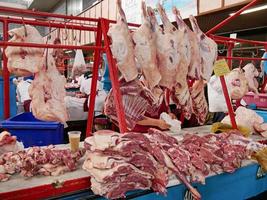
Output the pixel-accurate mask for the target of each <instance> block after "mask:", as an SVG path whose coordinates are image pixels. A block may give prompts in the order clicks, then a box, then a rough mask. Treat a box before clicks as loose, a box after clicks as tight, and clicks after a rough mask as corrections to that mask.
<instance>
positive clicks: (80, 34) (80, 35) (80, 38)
mask: <svg viewBox="0 0 267 200" xmlns="http://www.w3.org/2000/svg"><path fill="white" fill-rule="evenodd" d="M81 40H82V30H80V33H79V40H78V42H79V43H80V44H81Z"/></svg>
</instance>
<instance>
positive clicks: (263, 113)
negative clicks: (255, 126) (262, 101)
mask: <svg viewBox="0 0 267 200" xmlns="http://www.w3.org/2000/svg"><path fill="white" fill-rule="evenodd" d="M254 111H255V112H256V113H257V114H258V115H260V116H261V117H262V118H263V119H264V122H265V123H267V111H264V110H254Z"/></svg>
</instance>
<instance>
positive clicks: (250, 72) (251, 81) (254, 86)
mask: <svg viewBox="0 0 267 200" xmlns="http://www.w3.org/2000/svg"><path fill="white" fill-rule="evenodd" d="M243 70H244V71H245V77H246V79H247V81H248V87H249V90H250V91H252V92H255V93H256V94H259V92H258V86H259V83H258V81H257V79H256V77H258V76H259V72H258V70H257V68H256V67H255V66H254V65H253V64H252V63H248V64H246V65H245V66H244V67H243Z"/></svg>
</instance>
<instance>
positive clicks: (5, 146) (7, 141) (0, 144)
mask: <svg viewBox="0 0 267 200" xmlns="http://www.w3.org/2000/svg"><path fill="white" fill-rule="evenodd" d="M17 150H19V147H18V145H17V137H16V136H11V134H10V133H9V132H7V131H3V132H2V133H0V155H1V154H3V153H6V152H10V151H12V152H15V151H17Z"/></svg>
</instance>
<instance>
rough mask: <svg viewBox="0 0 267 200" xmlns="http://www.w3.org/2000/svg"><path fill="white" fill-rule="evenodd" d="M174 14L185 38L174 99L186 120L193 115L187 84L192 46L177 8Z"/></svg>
mask: <svg viewBox="0 0 267 200" xmlns="http://www.w3.org/2000/svg"><path fill="white" fill-rule="evenodd" d="M173 13H174V15H175V19H176V22H177V26H178V31H179V32H180V33H181V34H182V38H183V39H182V41H181V42H180V48H179V53H180V55H181V61H180V64H179V67H178V70H177V74H176V81H177V83H176V85H175V93H174V96H175V97H174V98H173V99H174V101H175V102H177V103H178V104H179V105H180V106H181V107H182V110H183V114H184V116H185V118H187V119H189V118H190V117H191V114H192V113H193V105H192V99H191V96H190V92H189V87H188V84H187V75H188V69H189V65H190V62H191V45H190V42H189V41H190V40H189V34H188V30H187V28H186V25H185V24H184V21H183V19H182V17H181V16H180V13H179V11H178V10H177V9H176V8H175V7H174V8H173ZM169 23H170V22H169Z"/></svg>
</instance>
